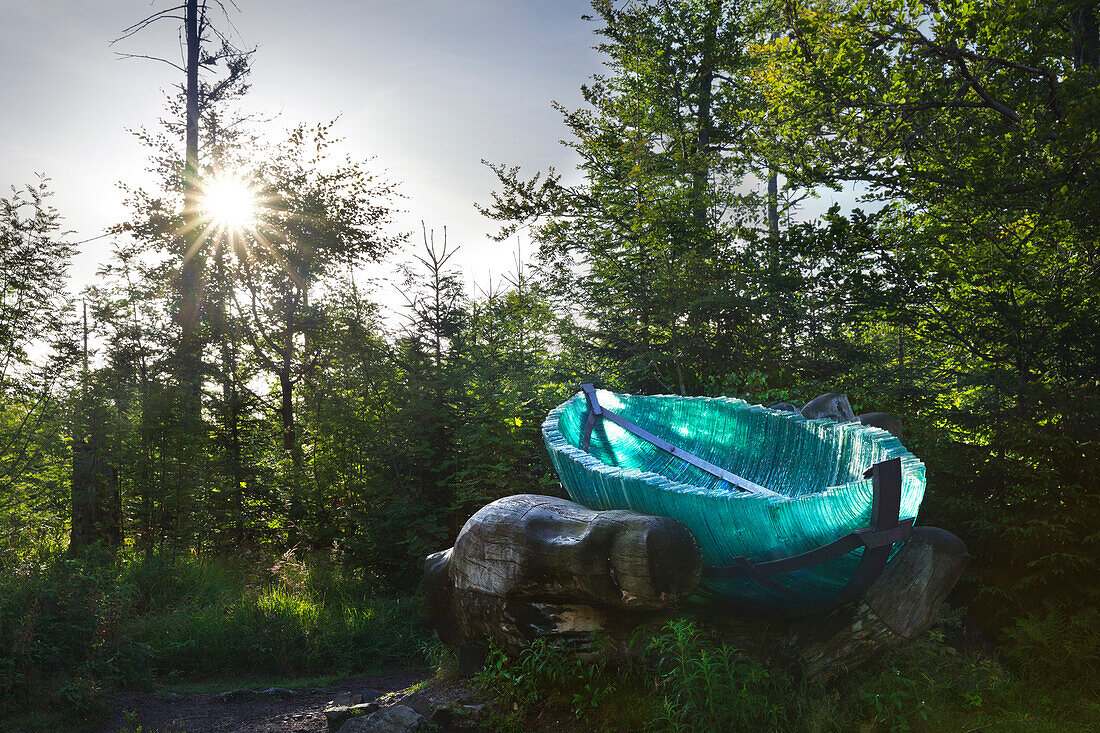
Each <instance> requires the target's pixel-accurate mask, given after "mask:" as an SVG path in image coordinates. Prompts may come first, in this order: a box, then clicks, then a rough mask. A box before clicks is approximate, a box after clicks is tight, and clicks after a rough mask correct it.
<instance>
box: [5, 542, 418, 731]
mask: <svg viewBox="0 0 1100 733" xmlns="http://www.w3.org/2000/svg"><path fill="white" fill-rule="evenodd" d="M425 635H426V629H425V621H424V618H423V614H422V611H421V603H420V602H419V600H418V599H416V598H413V597H404V598H393V597H386V596H384V595H381V594H380V593H379V592H378V590H377V588H376V586H375V585H374V583H373V582H372V581H371V580H370V579H369V578H365V577H362V576H361V575H357V574H355V573H353V572H351V571H348V570H347V569H343V568H340V567H338V566H332V565H329V564H325V563H319V562H307V561H300V560H295V559H294V558H282V559H279V560H278V561H276V562H269V563H265V564H263V565H260V566H257V565H255V564H253V565H250V566H242V565H239V564H236V563H233V562H230V561H227V560H224V559H217V558H204V557H200V556H196V555H178V556H170V555H154V556H152V557H149V558H144V557H137V556H130V557H124V558H121V559H111V560H103V559H102V558H74V557H71V556H65V555H59V556H57V557H54V558H51V559H50V560H48V561H46V562H44V563H41V564H37V565H32V566H25V567H21V568H18V569H12V570H9V571H8V572H6V573H4V574H3V575H0V720H8V721H15V720H16V718H15V716H16V715H17V714H18V715H19V716H20V718H19V721H18V723H16V722H10V723H9V725H11V726H14V725H18V726H19V727H20V728H22V729H26V730H50V729H56V728H57V727H64V728H70V729H71V728H73V727H79V726H81V725H86V724H90V723H92V722H94V721H95V720H97V719H99V718H100V717H101V716H102V714H103V713H104V710H103V708H102V702H101V700H102V693H103V692H104V691H105V690H109V689H113V688H119V687H126V688H137V689H152V688H153V687H154V686H160V687H168V688H176V689H184V688H185V687H189V686H190V687H191V688H192V689H200V688H201V689H212V688H218V687H220V688H221V689H225V688H227V687H244V686H252V685H263V686H289V685H290V684H302V683H303V682H302V681H303V679H306V680H309V681H307V682H305V683H304V684H314V683H313V680H316V679H336V678H341V677H348V676H355V675H366V674H371V673H376V672H382V671H393V670H399V669H406V668H411V667H415V666H422V665H423V664H424V656H423V652H422V651H421V650H422V647H423V640H424V638H425ZM29 706H32V707H33V711H32V712H31V713H27V712H25V711H27V710H28V707H29ZM51 721H52V722H51ZM58 721H64V725H63V726H62V725H60V724H59V723H58ZM51 725H52V726H53V727H52V728H51ZM0 728H3V729H7V728H6V727H5V726H3V725H0Z"/></svg>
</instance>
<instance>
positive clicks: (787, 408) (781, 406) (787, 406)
mask: <svg viewBox="0 0 1100 733" xmlns="http://www.w3.org/2000/svg"><path fill="white" fill-rule="evenodd" d="M768 409H769V410H782V411H783V412H802V411H801V410H800V409H798V406H797V405H794V404H791V403H790V402H776V403H775V404H774V405H769V406H768Z"/></svg>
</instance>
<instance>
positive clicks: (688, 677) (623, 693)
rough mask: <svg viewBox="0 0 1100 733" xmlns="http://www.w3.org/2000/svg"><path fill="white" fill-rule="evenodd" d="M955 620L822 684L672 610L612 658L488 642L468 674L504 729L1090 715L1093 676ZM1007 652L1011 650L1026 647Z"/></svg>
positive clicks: (941, 727)
mask: <svg viewBox="0 0 1100 733" xmlns="http://www.w3.org/2000/svg"><path fill="white" fill-rule="evenodd" d="M962 626H963V622H962V620H961V618H960V617H959V615H958V614H956V613H953V612H948V613H947V614H946V615H945V617H944V618H942V619H941V620H940V622H939V623H938V624H937V625H936V627H935V628H934V629H933V630H932V631H931V632H930V633H928V634H927V635H926V636H925V637H923V638H922V639H920V640H918V641H916V642H914V643H912V644H910V645H908V646H905V647H902V648H900V649H896V650H893V651H891V652H889V653H887V654H886V655H884V656H883V657H881V658H880V659H878V660H876V661H875V662H874V663H873V664H871V665H868V666H867V667H864V668H861V669H859V670H856V671H854V672H852V673H850V674H841V675H839V676H838V677H837V678H836V679H835V680H834V681H831V682H828V683H823V682H821V681H817V680H812V679H802V678H800V677H798V676H797V675H795V674H792V673H790V672H787V671H783V670H779V669H775V668H771V667H768V666H766V665H764V664H761V663H759V662H755V661H752V660H750V659H749V658H748V657H746V656H744V655H743V654H741V653H740V652H739V651H738V650H737V649H736V648H733V647H731V646H729V645H728V644H725V643H722V642H721V641H720V640H719V639H718V638H717V637H716V636H714V635H713V634H712V633H711V632H709V631H708V630H707V629H706V628H704V627H702V626H699V625H697V624H696V623H695V622H692V621H687V620H677V621H672V622H670V623H669V624H667V625H666V626H665V627H663V628H662V629H661V631H660V633H658V634H657V635H656V636H654V637H653V638H648V639H642V640H640V641H638V642H636V643H638V644H641V645H642V646H641V648H639V650H638V651H639V654H638V655H637V658H636V659H635V660H634V661H632V662H630V663H627V664H625V665H616V664H609V663H607V662H606V661H598V660H596V661H593V660H578V659H575V658H572V657H571V656H570V655H569V654H567V653H566V652H565V651H564V649H563V648H562V647H561V646H556V645H554V644H553V643H548V642H546V641H545V640H540V641H537V642H535V643H534V644H532V646H531V647H530V648H528V649H526V650H524V651H523V652H522V653H521V654H519V655H518V656H515V657H512V658H510V657H508V656H507V655H506V654H504V653H503V652H501V651H500V650H499V649H496V648H494V649H492V650H491V652H490V655H489V659H488V664H487V666H486V668H485V670H484V671H483V672H482V673H481V674H480V675H478V677H477V684H478V685H480V686H481V688H482V689H483V690H485V691H487V692H488V693H490V695H491V696H492V700H493V702H492V703H491V715H490V718H489V721H490V722H489V725H490V726H491V727H492V728H493V729H494V730H504V731H567V730H590V731H638V730H650V731H749V730H752V731H792V732H793V731H806V732H813V733H819V732H824V731H884V732H885V731H889V732H890V733H898V732H902V731H925V730H927V731H951V732H952V733H957V732H961V731H967V732H968V733H969V732H970V731H979V730H996V731H1050V732H1051V733H1054V732H1062V731H1088V730H1095V728H1096V726H1097V724H1100V701H1098V698H1097V692H1098V690H1100V679H1098V678H1097V677H1095V676H1091V677H1086V678H1082V677H1077V678H1076V679H1075V680H1074V681H1073V682H1070V683H1066V682H1065V681H1064V680H1058V679H1051V678H1050V677H1047V676H1045V675H1044V674H1042V671H1041V670H1038V669H1036V668H1033V667H1029V665H1028V664H1026V663H1018V664H1007V665H1003V664H1002V663H1001V662H1000V661H998V659H997V658H995V657H994V656H993V655H991V654H990V653H988V652H987V651H984V650H982V649H980V648H978V647H976V646H975V645H973V644H967V643H963V642H962V634H961V631H962ZM1033 651H1034V650H1033ZM1018 652H1020V655H1019V657H1018V658H1019V659H1020V660H1023V659H1024V658H1025V657H1026V652H1027V650H1026V649H1025V648H1023V647H1020V648H1019V649H1018ZM432 657H433V661H434V663H435V664H436V668H437V673H438V674H439V675H441V676H444V677H446V676H448V675H451V674H453V671H454V669H455V668H456V660H455V659H454V658H453V655H450V654H449V653H448V651H447V650H442V649H436V650H435V652H434V654H433V655H432ZM1066 662H1067V667H1068V666H1072V665H1073V662H1074V660H1071V659H1067V660H1066Z"/></svg>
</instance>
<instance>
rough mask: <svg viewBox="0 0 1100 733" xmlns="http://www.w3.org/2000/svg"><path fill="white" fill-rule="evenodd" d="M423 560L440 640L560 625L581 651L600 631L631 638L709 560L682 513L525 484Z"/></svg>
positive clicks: (517, 641)
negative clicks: (632, 508) (616, 506)
mask: <svg viewBox="0 0 1100 733" xmlns="http://www.w3.org/2000/svg"><path fill="white" fill-rule="evenodd" d="M424 570H425V590H426V599H427V602H428V606H429V610H430V612H431V615H432V618H433V619H434V620H435V625H436V630H437V632H438V634H439V638H440V639H441V640H442V641H443V642H445V643H448V644H453V645H459V646H468V647H469V646H473V647H477V646H479V645H483V644H484V643H485V642H487V641H488V640H489V639H493V640H495V641H496V642H497V643H498V644H500V645H501V646H503V647H504V648H505V649H506V650H508V651H510V652H515V651H518V650H519V649H520V648H522V647H524V646H526V645H527V644H529V643H530V641H531V640H532V639H534V638H536V637H538V636H542V635H545V634H554V635H556V636H558V637H560V638H562V639H563V640H565V641H566V642H568V643H571V644H572V645H573V646H574V647H576V650H577V651H578V652H584V651H592V642H593V638H594V635H595V633H596V632H600V634H601V635H603V636H606V637H609V638H611V639H613V640H618V641H620V642H622V643H623V644H624V645H625V642H626V640H627V638H628V637H629V634H630V632H631V631H632V630H633V628H634V627H635V626H636V625H637V624H638V623H640V622H642V621H644V620H645V619H646V618H648V616H647V615H646V613H645V612H650V611H655V610H659V609H664V608H668V607H671V606H673V605H675V604H677V603H679V602H680V601H682V600H683V599H685V598H687V597H688V596H689V595H690V594H691V593H692V592H693V591H694V590H695V587H696V586H697V585H698V583H699V578H700V574H701V573H702V560H701V555H700V551H699V546H698V544H697V543H696V541H695V537H694V536H693V535H692V534H691V531H690V530H688V528H687V527H685V526H684V525H683V524H681V523H680V522H678V521H676V520H675V519H669V518H667V517H652V516H646V515H642V514H637V513H635V512H629V511H621V510H615V511H605V512H597V511H592V510H591V509H586V508H585V507H583V506H581V505H579V504H574V503H573V502H571V501H566V500H564V499H557V498H553V497H549V496H534V495H530V494H521V495H518V496H510V497H506V498H504V499H499V500H497V501H494V502H493V503H491V504H489V505H487V506H485V507H483V508H482V509H481V510H479V511H478V512H477V513H476V514H474V516H472V517H471V518H470V519H469V521H467V522H466V525H465V526H464V527H463V528H462V531H461V532H460V533H459V535H458V539H457V540H456V541H455V546H454V547H453V548H452V549H450V550H444V551H443V552H437V553H435V554H434V555H429V556H428V558H427V559H426V561H425V565H424Z"/></svg>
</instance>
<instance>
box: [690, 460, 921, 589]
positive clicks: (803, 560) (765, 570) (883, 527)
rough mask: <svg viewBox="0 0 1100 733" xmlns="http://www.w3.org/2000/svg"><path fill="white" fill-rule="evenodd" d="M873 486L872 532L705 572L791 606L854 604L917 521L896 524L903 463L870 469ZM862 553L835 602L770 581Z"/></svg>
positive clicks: (739, 559)
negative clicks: (748, 584)
mask: <svg viewBox="0 0 1100 733" xmlns="http://www.w3.org/2000/svg"><path fill="white" fill-rule="evenodd" d="M870 473H871V480H872V481H873V482H874V483H873V488H872V492H873V493H872V499H871V526H870V527H866V528H864V529H860V530H856V531H855V532H850V533H848V534H846V535H845V536H843V537H841V538H840V539H838V540H835V541H833V542H830V543H829V544H827V545H822V546H821V547H818V548H817V549H814V550H810V551H809V552H804V553H802V554H800V555H794V556H792V557H785V558H782V559H780V560H771V561H768V562H761V563H753V562H750V561H749V560H748V558H745V557H737V558H734V560H733V563H734V564H733V565H731V566H729V567H722V568H704V570H703V575H704V576H705V577H708V578H721V579H730V578H751V579H752V580H755V581H756V582H757V583H760V584H761V585H763V586H764V587H766V588H768V589H769V590H771V591H774V592H776V593H778V594H780V595H782V596H784V597H786V598H789V599H790V600H794V601H800V602H809V603H811V604H812V605H817V606H821V607H832V606H838V605H841V604H842V603H847V602H848V601H853V600H855V599H857V598H859V597H861V596H862V595H863V594H864V593H866V592H867V589H868V588H869V587H870V586H871V584H872V583H874V582H875V581H876V580H877V579H878V577H879V575H881V574H882V571H883V570H884V569H885V568H886V563H887V561H888V560H889V559H890V550H891V549H892V548H893V546H894V543H896V542H904V541H906V540H907V539H909V536H910V534H911V533H912V531H913V522H914V519H906V520H904V521H898V518H899V512H900V511H901V459H900V458H891V459H890V460H888V461H881V462H879V463H876V464H874V465H873V466H872V467H871V469H870ZM860 547H863V555H862V556H861V557H860V559H859V565H858V566H857V567H856V570H855V573H854V574H853V575H852V577H851V579H850V580H849V581H848V583H847V584H846V585H845V586H844V587H843V588H842V589H840V591H838V592H837V593H836V594H834V595H833V596H832V597H831V598H827V599H825V600H819V599H816V598H813V597H812V596H808V595H806V594H805V593H802V592H800V591H796V590H794V589H792V588H787V587H786V586H783V585H781V584H779V583H777V582H776V581H774V580H772V579H771V577H769V576H772V575H778V574H781V573H790V572H794V571H797V570H805V569H807V568H810V567H813V566H815V565H820V564H822V563H826V562H829V561H830V560H835V559H837V558H839V557H841V556H843V555H846V554H848V553H849V552H852V551H853V550H857V549H859V548H860Z"/></svg>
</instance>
